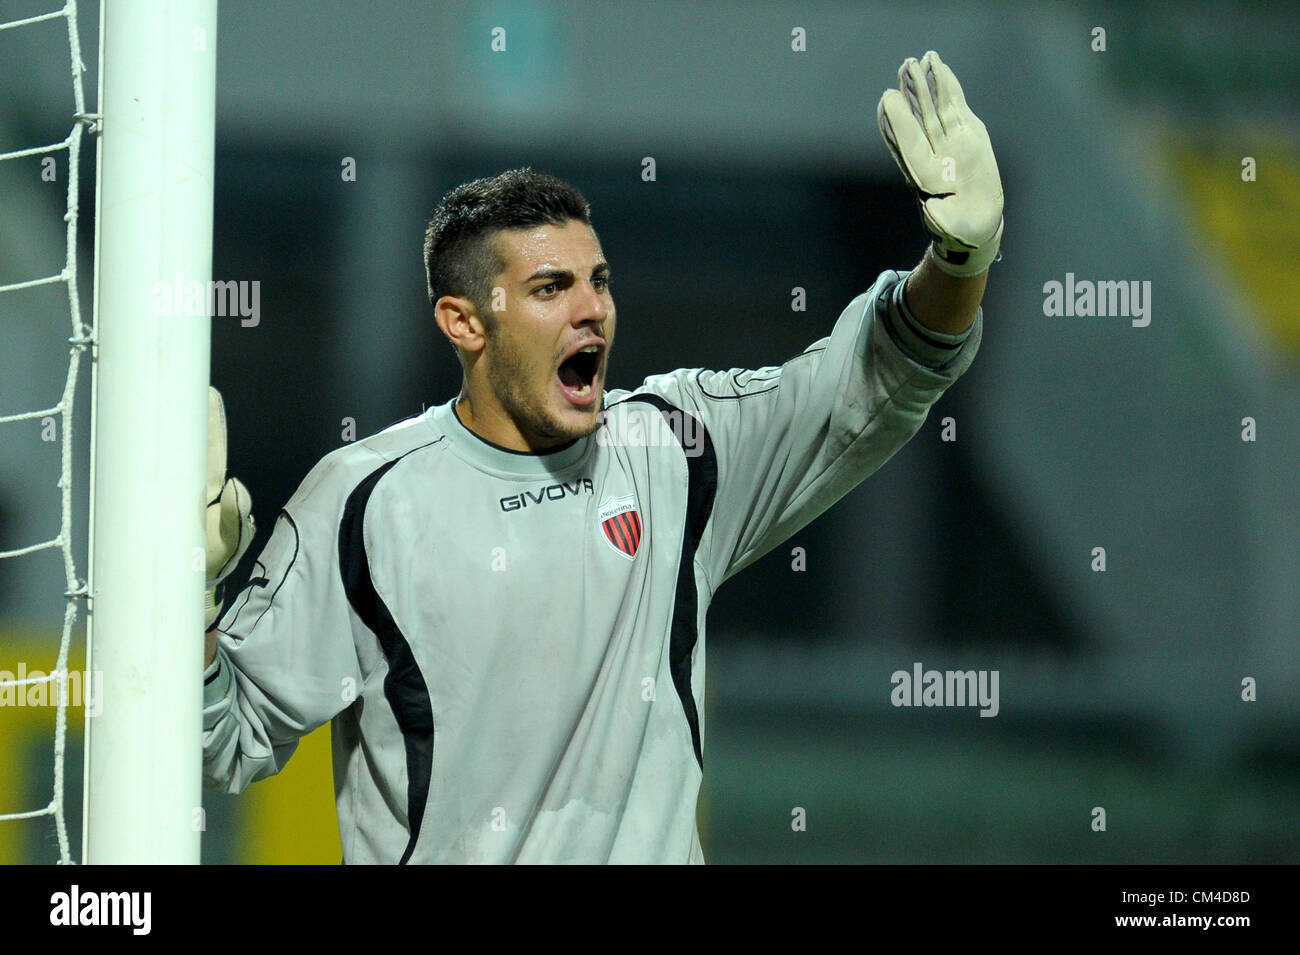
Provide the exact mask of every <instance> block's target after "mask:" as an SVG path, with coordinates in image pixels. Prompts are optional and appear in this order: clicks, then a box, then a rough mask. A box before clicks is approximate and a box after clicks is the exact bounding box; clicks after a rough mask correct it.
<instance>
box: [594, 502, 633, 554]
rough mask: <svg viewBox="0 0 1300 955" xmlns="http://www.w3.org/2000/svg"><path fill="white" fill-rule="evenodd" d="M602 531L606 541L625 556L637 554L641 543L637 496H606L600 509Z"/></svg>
mask: <svg viewBox="0 0 1300 955" xmlns="http://www.w3.org/2000/svg"><path fill="white" fill-rule="evenodd" d="M597 513H598V515H599V518H600V533H601V536H602V537H604V538H605V543H607V544H609V546H610V547H612V548H614V549H615V550H616V551H618V552H619V553H620V554H622V555H623V556H624V557H627V558H632V557H635V556H636V551H637V548H638V547H639V546H640V545H641V531H642V527H641V513H640V511H638V510H637V506H636V498H635V497H633V496H632V495H630V494H629V495H628V496H627V497H617V498H606V499H605V500H604V501H602V502H601V504H600V509H599V510H598V512H597Z"/></svg>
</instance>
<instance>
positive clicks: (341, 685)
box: [203, 271, 983, 863]
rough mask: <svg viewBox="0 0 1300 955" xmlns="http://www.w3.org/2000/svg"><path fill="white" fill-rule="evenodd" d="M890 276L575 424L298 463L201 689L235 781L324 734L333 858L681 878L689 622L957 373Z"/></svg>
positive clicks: (690, 841) (689, 796)
mask: <svg viewBox="0 0 1300 955" xmlns="http://www.w3.org/2000/svg"><path fill="white" fill-rule="evenodd" d="M906 274H907V273H905V272H903V273H900V272H894V271H886V272H884V273H882V274H881V276H880V277H879V279H878V280H877V281H876V283H875V285H873V286H872V288H871V289H870V290H869V291H867V292H865V293H863V294H862V295H859V296H858V297H857V298H855V299H853V301H851V302H850V303H849V305H848V307H847V308H845V309H844V311H843V313H842V314H841V315H840V317H839V319H838V321H837V322H836V323H835V327H834V329H833V330H832V332H831V334H830V336H829V337H827V338H823V339H822V340H820V341H818V342H816V343H814V344H813V345H811V346H810V347H809V348H808V349H807V350H806V351H804V352H803V353H801V354H799V355H796V356H795V357H794V358H792V359H790V360H789V361H787V362H786V363H785V364H784V365H782V366H780V367H769V368H761V369H758V370H753V371H742V370H731V371H704V370H700V369H682V370H678V371H674V372H671V373H669V374H664V375H657V376H654V377H651V378H647V379H646V380H645V382H644V383H643V384H642V385H641V386H640V387H639V388H637V389H635V390H634V391H625V390H615V391H608V392H607V393H606V395H605V402H606V409H607V410H606V411H605V412H604V414H603V415H602V420H601V426H600V428H599V430H598V431H596V432H595V433H594V434H592V435H590V436H588V437H586V438H582V439H580V440H578V441H576V442H574V443H572V444H570V445H568V446H566V447H564V448H562V449H560V450H556V451H552V452H549V453H546V454H523V453H518V452H512V451H507V450H505V449H503V448H499V447H497V446H495V445H492V444H489V443H488V442H486V441H484V440H482V439H481V438H479V437H477V436H476V435H474V434H473V433H472V432H471V431H469V430H468V429H467V428H466V427H465V426H464V425H463V424H461V422H460V420H459V419H458V418H457V417H456V415H455V412H454V411H453V404H454V403H453V402H449V403H447V404H444V405H441V406H438V407H434V408H430V409H429V410H428V411H426V412H424V413H423V414H420V415H418V416H416V417H413V418H410V419H408V420H406V421H404V422H401V423H400V424H397V425H394V426H393V427H391V428H388V429H387V430H385V431H383V432H381V433H379V434H376V435H374V436H372V437H369V438H366V439H364V440H362V441H358V442H356V443H355V444H350V445H347V446H345V447H342V448H340V449H338V450H336V451H334V452H332V453H331V454H329V455H327V456H326V457H325V458H324V459H322V460H321V461H320V463H319V464H318V465H316V467H315V468H313V469H312V471H311V473H310V474H308V476H307V478H306V479H305V480H304V481H303V483H302V486H301V487H300V488H299V489H298V491H297V492H296V493H295V494H294V496H293V497H292V498H291V499H290V501H289V502H288V504H287V505H286V506H285V508H284V510H283V511H282V512H281V513H280V515H279V517H278V519H277V521H276V524H275V527H274V529H273V532H272V535H271V538H270V541H269V542H268V543H267V545H266V547H265V549H264V550H263V551H262V553H261V555H260V558H259V559H258V561H257V563H256V565H255V569H254V572H253V575H252V578H251V579H250V581H249V584H248V586H247V587H246V588H245V589H244V591H243V592H241V593H240V594H239V595H238V596H237V597H236V598H235V599H234V600H233V601H231V603H230V606H229V608H228V609H227V610H226V612H225V614H224V615H223V617H222V619H221V622H220V624H219V629H220V631H221V634H220V637H219V643H218V649H217V656H216V659H215V660H214V661H213V664H212V666H211V667H209V668H208V670H207V671H206V672H205V674H204V679H205V686H204V712H203V725H204V736H203V746H204V771H205V777H206V779H207V782H208V784H209V785H211V786H216V787H220V788H222V789H225V790H227V791H229V792H241V791H243V789H244V788H245V787H246V786H247V785H248V784H249V783H250V782H251V781H253V780H256V779H261V778H263V777H266V776H270V775H272V774H274V773H276V772H278V771H279V770H280V769H281V768H282V767H283V766H284V765H285V763H286V761H287V760H288V759H289V757H290V755H291V754H292V753H293V751H294V749H295V748H296V746H297V743H298V739H299V737H301V736H303V735H304V734H306V733H308V732H310V731H312V730H313V729H315V728H316V727H318V726H320V725H322V724H324V723H326V722H328V721H331V720H332V721H333V727H332V729H333V732H332V737H333V757H334V777H335V787H334V788H335V793H336V799H337V804H338V817H339V832H340V836H341V838H342V844H343V855H344V861H345V862H348V863H397V862H403V863H405V862H410V863H434V862H523V863H528V862H569V863H596V862H673V863H684V862H703V861H704V860H703V855H702V853H701V851H700V842H699V836H698V832H697V829H696V800H697V797H698V793H699V788H700V781H701V778H702V771H703V770H702V767H703V753H704V750H705V739H706V735H705V726H704V718H703V715H704V619H705V612H706V610H707V608H708V606H709V601H710V599H711V598H712V596H713V593H714V591H715V590H716V589H717V588H718V587H719V586H720V585H721V584H722V582H723V581H724V580H726V579H727V578H728V577H730V576H731V575H732V574H734V573H736V572H737V571H738V570H740V569H741V568H743V567H745V566H746V565H747V564H750V563H752V562H753V561H754V560H756V559H757V558H758V557H760V556H761V555H762V554H764V553H765V552H766V551H768V550H770V549H771V548H773V547H775V546H776V545H777V544H779V543H781V542H782V541H784V540H785V539H786V538H788V537H789V536H790V535H791V534H793V533H794V532H796V531H797V530H799V529H800V528H802V527H803V526H805V525H806V524H808V522H809V521H811V520H812V519H813V518H815V517H816V516H817V515H818V514H820V513H822V512H823V511H824V510H826V509H827V508H828V507H830V506H831V504H833V503H834V502H835V501H837V500H838V499H839V498H841V497H842V496H843V495H844V494H845V493H846V492H848V491H849V490H850V489H851V488H853V487H854V486H855V485H856V484H857V483H858V482H859V481H861V480H863V479H864V478H865V477H867V476H868V475H869V474H871V473H872V472H873V471H875V470H876V469H877V468H879V467H880V466H881V465H882V464H883V463H884V462H885V461H887V460H888V459H889V458H890V457H891V456H892V455H893V454H894V452H896V451H897V450H898V449H899V448H900V447H902V445H903V444H905V443H906V442H907V440H908V439H909V438H911V437H912V435H913V434H915V433H916V431H917V430H918V429H919V428H920V426H921V424H922V422H923V421H924V420H925V418H926V415H927V413H928V411H929V408H930V406H931V405H932V404H933V403H934V402H935V400H936V399H938V397H939V396H940V395H941V394H942V393H943V392H944V390H945V389H946V388H947V387H948V386H949V385H950V384H952V382H953V381H954V380H955V379H956V378H957V377H958V376H959V375H960V374H961V373H962V372H963V371H965V370H966V368H967V367H968V366H969V365H970V362H971V361H972V359H973V358H974V357H975V352H976V350H977V349H978V347H979V341H980V334H981V329H982V322H983V316H982V313H977V315H976V319H975V324H974V326H973V327H972V328H971V329H970V330H969V331H968V332H967V333H966V334H964V335H961V336H945V335H937V334H934V333H932V332H928V331H927V330H926V329H924V328H923V327H921V326H919V325H918V324H917V323H916V322H915V319H914V318H913V317H912V316H910V315H909V314H907V312H906V309H905V308H903V307H902V304H901V302H900V300H899V295H898V292H899V290H900V289H901V285H902V283H901V281H900V279H901V278H902V277H904V276H905V275H906Z"/></svg>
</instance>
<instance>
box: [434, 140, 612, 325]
mask: <svg viewBox="0 0 1300 955" xmlns="http://www.w3.org/2000/svg"><path fill="white" fill-rule="evenodd" d="M570 219H576V220H578V221H579V222H582V223H585V224H586V225H588V226H589V225H591V206H590V205H589V204H588V202H587V200H586V199H584V198H583V196H582V193H580V192H578V190H577V189H575V188H574V187H573V186H571V185H569V184H568V183H567V182H564V181H563V180H561V179H557V178H556V177H554V176H552V175H549V174H547V173H544V172H538V171H536V170H534V169H532V168H530V167H527V166H525V167H524V168H522V169H508V170H506V171H505V172H501V173H498V174H497V175H495V176H491V177H489V178H486V179H475V180H474V181H473V182H467V183H464V184H463V185H460V186H457V187H456V188H455V189H453V190H451V192H449V193H447V195H446V196H444V197H443V200H442V202H441V203H440V204H439V205H438V208H437V211H435V212H434V214H433V218H432V219H430V220H429V227H428V229H426V230H425V233H424V270H425V275H426V276H427V277H428V282H429V304H430V305H432V304H434V303H436V302H437V301H438V299H440V298H442V297H443V296H444V295H455V296H460V297H464V298H468V299H469V300H470V301H472V302H473V303H474V304H475V306H477V308H478V310H479V311H480V312H482V313H485V314H486V313H488V309H487V307H486V306H487V303H488V300H489V298H490V297H491V295H492V280H493V279H494V278H495V277H496V276H497V275H499V274H500V273H501V270H502V269H504V268H505V267H506V263H505V262H504V261H503V260H502V259H501V257H500V255H499V254H498V253H497V251H496V249H495V247H494V245H493V239H495V237H496V233H497V232H499V231H501V230H502V229H529V228H534V227H536V226H540V225H557V226H562V225H564V223H565V222H566V221H568V220H570Z"/></svg>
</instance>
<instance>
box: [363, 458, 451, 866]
mask: <svg viewBox="0 0 1300 955" xmlns="http://www.w3.org/2000/svg"><path fill="white" fill-rule="evenodd" d="M438 440H439V441H441V440H442V439H441V438H439V439H438ZM433 443H434V444H437V443H438V442H437V441H435V442H433ZM423 447H425V448H427V447H430V445H427V444H426V445H424V446H423ZM412 450H414V451H419V450H422V448H413V449H412ZM410 453H411V452H410V451H408V452H406V454H410ZM406 454H403V455H402V458H404V457H406ZM402 458H395V459H394V460H392V461H389V462H388V463H387V464H384V465H383V466H381V467H380V468H379V469H378V470H375V471H372V472H371V473H370V475H369V476H368V477H367V478H366V479H365V480H364V481H362V482H361V483H360V484H358V485H357V486H356V488H355V489H354V490H353V491H352V493H351V494H349V495H348V500H347V504H346V505H344V508H343V518H342V520H340V521H339V570H340V572H341V573H342V575H343V589H344V590H345V591H346V592H347V595H348V603H350V604H351V605H352V609H353V610H355V611H356V612H357V616H358V617H360V618H361V620H362V622H363V623H365V625H366V626H367V627H369V628H370V629H371V630H373V631H374V633H375V636H376V637H378V638H379V646H380V648H381V649H382V650H383V652H384V659H385V660H387V661H388V674H387V676H385V677H384V697H385V698H386V699H387V700H388V705H389V707H391V708H392V711H393V718H394V719H396V720H397V725H398V728H399V729H401V731H402V743H403V745H404V746H405V747H406V779H407V783H406V818H407V821H408V825H409V828H410V832H411V836H410V839H408V840H407V843H406V851H405V852H403V853H402V858H401V860H400V861H399V862H398V865H406V863H407V862H408V861H410V858H411V853H412V852H413V851H415V843H416V841H417V840H418V839H419V838H420V823H421V822H423V821H424V804H425V802H426V801H427V800H428V798H429V785H430V781H431V779H432V778H433V704H432V703H431V702H430V700H429V688H428V685H427V684H426V683H425V682H424V674H422V673H421V672H420V666H419V664H418V663H416V662H415V654H414V653H412V652H411V645H410V643H409V642H407V639H406V636H405V635H404V634H403V633H402V631H401V628H400V627H398V626H397V622H396V621H395V620H394V619H393V615H392V613H390V612H389V610H388V607H387V606H386V605H385V604H384V601H383V598H382V597H380V596H379V593H378V592H377V591H376V590H375V583H374V581H373V580H371V579H370V560H369V558H368V557H367V556H366V542H365V536H364V530H365V521H366V505H367V503H369V501H370V494H371V492H373V491H374V489H375V485H377V484H378V483H379V481H380V479H382V478H383V476H384V475H385V474H387V473H388V472H389V471H390V470H391V469H392V467H393V465H395V464H396V463H397V462H398V461H400V460H402Z"/></svg>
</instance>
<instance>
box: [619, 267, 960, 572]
mask: <svg viewBox="0 0 1300 955" xmlns="http://www.w3.org/2000/svg"><path fill="white" fill-rule="evenodd" d="M907 274H908V273H907V272H896V271H892V270H890V271H886V272H883V273H882V274H881V275H880V277H879V278H878V279H877V280H876V282H875V284H874V285H873V286H872V287H871V289H870V290H868V291H867V292H865V293H863V294H862V295H859V296H858V297H857V298H855V299H853V301H851V302H850V303H849V305H848V307H847V308H845V309H844V311H843V312H842V314H841V315H840V317H839V319H838V320H837V321H836V323H835V327H834V329H833V330H832V332H831V334H830V336H828V337H826V338H823V339H821V340H820V341H817V342H815V343H813V344H812V345H810V346H809V347H808V348H807V349H806V350H805V351H804V352H802V353H801V354H799V355H796V356H795V357H793V358H791V359H790V360H789V361H787V362H786V363H785V364H784V365H781V366H779V367H766V368H760V369H757V370H752V371H751V370H739V369H732V370H730V371H705V370H700V369H681V370H678V371H675V372H671V373H669V374H666V375H658V376H654V377H651V378H648V379H646V381H645V383H644V384H643V386H642V387H641V388H640V389H637V390H638V391H650V392H654V393H657V394H659V395H661V396H662V397H664V398H665V399H666V400H668V401H669V402H671V403H672V404H673V405H675V406H676V407H678V408H681V409H682V411H683V412H685V413H686V414H689V415H692V416H694V417H695V418H697V419H698V420H699V421H700V423H701V424H702V425H703V426H704V429H705V431H706V432H707V434H708V435H709V439H710V441H711V442H712V447H713V452H714V455H715V456H716V462H717V485H716V487H717V491H716V497H715V500H714V504H713V510H712V518H711V519H710V521H709V525H708V527H707V528H706V530H705V533H704V535H703V538H702V540H701V542H700V548H699V550H698V552H697V560H700V561H702V562H703V566H704V569H705V572H706V573H707V575H708V578H709V581H710V583H711V584H712V586H713V588H715V589H716V588H717V587H718V586H720V585H721V584H722V582H723V581H725V580H726V579H727V578H728V577H730V576H731V575H732V574H734V573H736V572H737V571H739V570H740V569H742V568H743V567H745V566H747V565H748V564H750V563H752V562H753V561H755V560H757V559H758V558H759V557H761V556H762V555H763V554H764V553H766V552H767V551H769V550H771V549H772V548H773V547H775V546H776V545H777V544H779V543H781V542H782V541H784V540H786V539H788V538H789V537H790V536H791V535H792V534H794V533H795V532H796V531H798V530H799V529H800V528H802V527H804V526H806V525H807V524H808V523H809V522H810V521H812V520H813V519H814V518H816V517H817V516H818V515H819V514H821V513H822V512H823V511H825V510H826V509H827V508H829V507H830V506H831V505H832V504H834V503H835V502H836V501H838V500H839V499H840V498H841V497H843V496H844V495H845V494H846V493H848V491H849V490H851V489H852V488H853V487H855V486H856V485H857V484H858V483H859V482H861V481H862V480H864V479H865V478H867V477H868V476H869V475H871V474H872V473H874V472H875V471H876V470H877V469H878V468H879V467H880V466H881V465H883V464H884V463H885V462H886V461H888V460H889V459H890V458H891V457H892V456H893V455H894V454H895V452H897V451H898V449H899V448H901V447H902V446H903V445H904V444H906V443H907V441H908V440H909V439H910V438H911V437H912V436H913V435H914V434H916V432H917V431H918V430H919V429H920V427H921V425H922V424H923V423H924V422H925V419H926V416H927V415H928V413H929V410H930V407H931V406H932V405H933V404H934V403H935V402H936V401H937V400H938V399H939V397H940V396H941V395H942V394H943V393H944V391H945V390H946V389H947V388H948V386H949V385H951V384H952V383H953V382H954V381H956V380H957V378H958V377H959V376H960V375H961V374H962V373H963V372H965V370H966V369H967V368H968V367H969V366H970V363H971V361H973V360H974V357H975V353H976V351H977V350H978V348H979V344H980V337H981V333H982V328H983V311H982V309H981V310H979V311H977V313H976V316H975V322H974V324H973V325H972V326H971V328H970V329H969V330H968V331H967V332H965V333H963V334H962V335H960V336H941V335H926V334H925V330H924V329H923V328H922V327H920V326H918V325H917V323H916V322H915V319H914V318H913V317H911V316H909V315H907V314H906V309H905V308H904V307H903V303H902V302H901V296H900V295H899V294H898V293H899V292H900V291H901V285H902V282H903V280H904V279H905V278H906V276H907ZM918 332H919V334H918ZM926 339H929V340H928V341H927V340H926ZM918 359H919V360H918ZM923 361H924V362H925V363H924V364H923V363H922V362H923ZM936 363H937V367H935V364H936Z"/></svg>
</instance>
